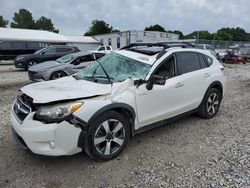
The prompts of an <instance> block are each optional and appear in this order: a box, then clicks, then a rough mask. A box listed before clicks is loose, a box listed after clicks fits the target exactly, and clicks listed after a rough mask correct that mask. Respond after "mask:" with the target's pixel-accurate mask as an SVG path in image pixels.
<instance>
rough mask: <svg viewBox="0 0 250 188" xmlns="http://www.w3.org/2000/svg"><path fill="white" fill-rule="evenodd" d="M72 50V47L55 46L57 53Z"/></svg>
mask: <svg viewBox="0 0 250 188" xmlns="http://www.w3.org/2000/svg"><path fill="white" fill-rule="evenodd" d="M72 51H73V49H72V48H67V47H65V48H56V52H57V53H67V52H72Z"/></svg>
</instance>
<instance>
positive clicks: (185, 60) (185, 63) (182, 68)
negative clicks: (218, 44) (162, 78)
mask: <svg viewBox="0 0 250 188" xmlns="http://www.w3.org/2000/svg"><path fill="white" fill-rule="evenodd" d="M176 60H177V74H178V75H181V74H185V73H188V72H192V71H196V70H199V69H200V61H199V56H198V54H197V53H194V52H178V53H176Z"/></svg>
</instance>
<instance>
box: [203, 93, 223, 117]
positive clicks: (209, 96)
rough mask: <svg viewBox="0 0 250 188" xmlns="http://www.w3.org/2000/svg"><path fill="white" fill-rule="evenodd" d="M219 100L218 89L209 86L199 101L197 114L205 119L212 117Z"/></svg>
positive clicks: (217, 108)
mask: <svg viewBox="0 0 250 188" xmlns="http://www.w3.org/2000/svg"><path fill="white" fill-rule="evenodd" d="M221 100H222V94H221V93H220V92H219V91H218V89H216V88H211V89H210V90H208V92H207V93H206V95H205V97H204V99H203V101H202V103H201V106H200V109H199V112H198V115H199V116H200V117H202V118H205V119H209V118H212V117H214V116H215V115H216V114H217V112H218V110H219V108H220V103H221Z"/></svg>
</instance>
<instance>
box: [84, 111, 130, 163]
mask: <svg viewBox="0 0 250 188" xmlns="http://www.w3.org/2000/svg"><path fill="white" fill-rule="evenodd" d="M128 140H129V125H128V123H127V121H126V120H125V118H124V117H123V115H121V114H120V113H117V112H114V111H108V112H106V113H104V114H103V115H102V116H100V117H99V118H97V119H96V120H95V121H94V123H93V124H92V125H91V126H90V129H89V131H88V133H87V144H86V146H85V148H83V149H84V150H85V151H86V153H87V154H89V155H90V156H91V157H92V158H94V159H95V160H102V161H107V160H111V159H113V158H115V157H116V156H117V155H119V154H120V153H121V152H122V151H123V150H124V148H125V147H126V145H127V142H128Z"/></svg>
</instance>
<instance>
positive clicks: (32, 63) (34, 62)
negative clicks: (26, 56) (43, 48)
mask: <svg viewBox="0 0 250 188" xmlns="http://www.w3.org/2000/svg"><path fill="white" fill-rule="evenodd" d="M36 64H37V61H36V60H30V61H29V62H28V68H30V67H31V66H33V65H36Z"/></svg>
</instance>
